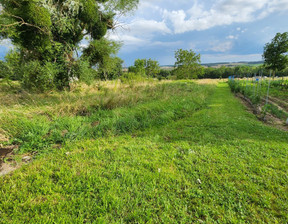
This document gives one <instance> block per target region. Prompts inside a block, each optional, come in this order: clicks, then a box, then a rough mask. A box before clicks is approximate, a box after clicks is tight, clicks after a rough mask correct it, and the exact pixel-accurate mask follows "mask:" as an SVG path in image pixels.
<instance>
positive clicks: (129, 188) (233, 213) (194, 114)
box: [0, 83, 288, 223]
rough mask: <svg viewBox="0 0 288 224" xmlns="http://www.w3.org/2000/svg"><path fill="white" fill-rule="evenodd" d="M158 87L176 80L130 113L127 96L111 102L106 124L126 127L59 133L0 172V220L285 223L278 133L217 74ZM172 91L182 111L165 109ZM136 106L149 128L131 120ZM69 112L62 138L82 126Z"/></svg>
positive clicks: (283, 136) (282, 135)
mask: <svg viewBox="0 0 288 224" xmlns="http://www.w3.org/2000/svg"><path fill="white" fill-rule="evenodd" d="M179 85H180V86H181V87H180V88H179ZM169 86H170V87H169ZM185 86H186V87H185ZM158 87H159V88H157V91H156V92H153V93H159V92H162V91H163V89H164V92H165V93H169V92H171V91H172V92H173V89H177V91H175V92H173V94H174V93H177V97H175V98H173V99H172V100H171V98H170V97H171V96H172V94H170V95H169V94H167V95H168V96H169V99H168V98H167V101H166V100H165V101H163V100H162V101H161V100H159V99H160V97H159V98H158V99H157V100H156V99H154V100H151V98H150V100H148V102H146V104H141V105H138V106H139V107H138V109H140V107H142V108H141V109H142V110H139V111H138V113H137V109H136V108H135V107H134V106H132V107H131V106H129V108H119V110H118V111H115V117H116V115H117V114H118V115H119V116H118V122H117V123H114V124H117V128H118V130H119V131H120V132H121V133H126V134H121V135H117V136H116V135H112V136H106V137H104V138H101V137H99V138H97V139H95V138H93V139H80V140H79V141H73V142H72V143H71V142H70V143H69V141H68V142H67V144H65V145H63V146H62V147H59V148H55V149H53V150H51V153H50V154H45V156H41V157H40V158H39V157H38V158H37V159H34V161H33V163H31V164H27V165H25V166H23V167H22V169H20V170H17V171H15V172H14V173H13V175H8V176H5V177H0V178H1V181H0V188H1V194H0V208H1V221H2V222H3V223H29V222H30V223H50V222H53V223H93V222H95V223H287V221H288V216H287V209H286V208H287V199H288V193H287V187H286V183H287V181H288V180H287V168H288V167H287V157H288V152H287V144H288V141H287V139H288V138H287V137H288V135H287V133H286V132H283V131H280V130H277V129H274V128H271V127H268V126H266V125H263V124H262V123H261V122H259V121H258V120H257V119H256V118H255V117H254V116H253V115H251V114H250V113H248V112H247V111H245V109H244V108H243V106H242V105H241V104H240V103H239V101H238V100H237V99H235V98H234V97H233V95H232V94H231V93H229V88H228V86H227V84H226V83H221V84H219V86H218V87H217V88H216V89H215V88H214V87H213V86H199V85H195V84H191V83H178V84H176V83H173V84H167V85H161V86H158ZM166 88H167V89H166ZM165 89H166V90H167V91H166V90H165ZM147 91H148V92H151V91H153V88H152V89H151V88H149V89H148V90H147ZM178 91H181V93H180V92H178ZM211 93H213V94H211ZM160 95H161V97H163V96H165V94H163V95H162V94H160ZM160 95H159V96H160ZM167 95H166V96H167ZM151 96H152V95H151ZM199 98H201V99H199ZM175 100H178V102H177V103H179V104H181V107H182V109H184V113H183V114H184V119H179V120H177V119H173V117H174V118H175V117H176V116H175V115H173V113H174V112H175V111H176V110H177V107H174V106H171V105H172V104H173V105H176V103H173V101H175ZM191 101H193V103H192V102H191ZM166 102H167V103H168V105H167V106H166V105H165V103H166ZM185 104H186V105H187V104H188V105H189V106H188V109H187V110H186V112H185V106H184V105H185ZM203 104H205V106H201V105H203ZM192 105H194V106H196V107H195V109H194V110H192V111H189V110H190V109H189V108H190V107H191V106H192ZM144 108H145V109H147V113H145V111H146V110H143V109H144ZM157 108H158V109H157ZM160 108H162V109H161V110H159V109H160ZM155 109H157V112H158V111H162V113H161V114H160V115H158V117H162V118H161V119H159V123H160V121H161V122H163V124H161V125H159V124H157V125H155V126H153V125H151V124H152V123H153V122H155V119H157V114H156V113H153V110H155ZM179 109H180V108H179ZM140 112H141V114H140ZM105 113H109V111H102V118H103V117H104V115H105ZM136 114H137V117H139V122H143V121H147V122H148V123H145V122H143V123H142V124H147V126H148V128H147V126H146V128H143V129H141V130H133V128H130V127H133V125H134V124H137V123H135V120H131V121H130V122H129V118H130V117H132V118H133V115H136ZM145 116H146V119H144V118H145ZM153 116H156V117H154V118H153ZM182 116H183V115H182ZM97 118H98V117H94V121H99V120H96V119H97ZM149 118H152V119H153V121H152V122H151V123H150V125H151V126H150V127H149ZM70 119H71V118H70ZM107 119H108V115H107ZM61 120H62V123H61ZM68 120H69V119H67V118H66V119H57V122H58V123H59V125H57V126H56V125H55V126H54V127H57V129H59V130H61V129H64V130H65V128H68V129H69V130H70V132H68V133H67V132H63V133H62V134H63V135H64V136H66V135H67V139H68V136H69V138H70V137H71V138H72V136H76V137H77V134H79V136H81V135H82V134H81V130H83V129H79V130H78V131H77V128H75V127H77V126H78V122H77V121H76V119H75V120H74V122H73V124H71V123H72V122H71V121H68ZM91 121H92V119H91ZM111 123H112V122H111ZM0 124H2V123H0ZM66 124H71V125H70V126H66ZM100 124H101V123H100ZM119 127H122V129H120V128H119ZM39 128H40V127H39ZM94 128H95V129H97V127H96V126H95V127H94ZM43 129H44V130H45V126H43ZM57 129H56V130H57ZM75 130H76V131H75ZM127 130H133V131H132V132H127ZM74 133H77V134H76V135H75V134H74ZM55 135H56V134H55ZM58 136H61V134H58ZM61 138H62V136H61ZM64 138H66V137H64ZM23 186H25V187H23ZM19 189H21V190H19ZM23 214H25V215H23Z"/></svg>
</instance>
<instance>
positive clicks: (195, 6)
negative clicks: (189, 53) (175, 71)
mask: <svg viewBox="0 0 288 224" xmlns="http://www.w3.org/2000/svg"><path fill="white" fill-rule="evenodd" d="M287 15H288V0H214V1H212V0H202V1H200V0H199V1H198V0H140V4H139V6H138V9H137V10H136V11H135V12H134V13H133V14H132V15H129V16H126V17H121V18H119V21H118V23H119V27H118V28H117V29H116V30H114V31H113V32H111V33H110V34H109V38H110V39H112V40H117V41H122V43H123V46H122V48H121V50H120V52H119V54H118V56H119V57H121V58H122V59H123V60H124V61H125V65H126V66H130V65H132V64H133V63H134V60H135V59H137V58H146V59H148V58H151V59H153V60H157V61H159V63H160V64H161V65H174V63H175V57H174V55H175V51H176V50H177V49H180V48H182V49H187V50H189V49H192V50H193V51H195V52H196V53H200V54H201V62H202V63H216V62H238V61H260V60H262V54H263V48H264V45H265V43H267V42H270V41H271V39H272V38H273V37H274V36H275V35H276V33H277V32H280V33H283V32H287V31H288V20H287Z"/></svg>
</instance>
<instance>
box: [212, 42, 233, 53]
mask: <svg viewBox="0 0 288 224" xmlns="http://www.w3.org/2000/svg"><path fill="white" fill-rule="evenodd" d="M211 45H212V47H211V48H210V49H208V50H211V51H215V52H227V51H229V50H231V49H232V47H233V43H232V42H231V41H226V42H220V41H217V42H215V43H211Z"/></svg>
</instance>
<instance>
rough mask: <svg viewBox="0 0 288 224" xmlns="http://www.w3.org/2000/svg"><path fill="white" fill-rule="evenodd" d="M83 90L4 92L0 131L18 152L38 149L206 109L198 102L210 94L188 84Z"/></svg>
mask: <svg viewBox="0 0 288 224" xmlns="http://www.w3.org/2000/svg"><path fill="white" fill-rule="evenodd" d="M134 82H135V81H134ZM129 84H131V83H129ZM10 88H11V87H10ZM86 88H87V89H84V90H81V89H79V92H78V90H77V89H75V90H74V92H71V93H69V92H66V93H57V92H51V93H47V94H40V95H39V94H38V95H35V94H33V95H32V94H29V93H25V94H23V93H19V94H14V93H10V94H7V92H6V91H5V90H4V91H3V92H2V96H4V95H5V96H4V97H3V101H2V102H1V117H0V121H1V122H0V130H2V131H4V133H6V135H8V136H10V137H11V143H13V144H17V145H20V150H21V152H27V151H30V152H31V151H32V152H33V151H37V152H42V151H45V150H46V151H47V150H51V148H53V147H57V146H59V144H65V143H67V142H71V141H75V140H80V139H82V140H83V139H90V138H94V139H97V138H99V137H102V136H106V135H108V134H109V135H118V134H123V133H131V132H133V131H136V130H143V129H145V128H149V127H154V126H159V125H164V124H166V123H169V122H172V121H175V120H178V119H181V118H183V117H185V116H186V115H187V114H188V113H191V112H193V111H195V110H198V109H200V108H202V107H205V105H206V104H205V102H203V101H204V99H205V98H206V97H207V96H208V95H209V92H211V90H210V89H211V88H203V87H199V86H197V85H195V84H193V83H189V82H183V83H182V82H178V83H166V84H152V85H147V83H143V85H139V83H135V84H133V85H128V86H127V85H126V84H121V83H119V82H114V83H113V82H112V83H111V84H110V86H107V85H104V86H102V84H101V83H98V84H95V85H94V87H93V86H91V87H86ZM83 91H84V92H83ZM196 96H198V97H196ZM13 98H14V100H13V101H12V102H15V104H13V105H11V99H13ZM11 111H13V113H11Z"/></svg>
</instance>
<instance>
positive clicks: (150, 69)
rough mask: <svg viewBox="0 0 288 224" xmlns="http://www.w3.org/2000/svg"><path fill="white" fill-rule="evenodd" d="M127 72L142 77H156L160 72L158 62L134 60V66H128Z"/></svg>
mask: <svg viewBox="0 0 288 224" xmlns="http://www.w3.org/2000/svg"><path fill="white" fill-rule="evenodd" d="M128 69H129V72H134V73H137V74H140V75H142V76H145V75H146V76H148V77H157V75H158V74H159V72H160V65H159V62H158V61H155V60H152V59H151V58H149V59H148V60H147V59H136V60H135V61H134V66H130V67H129V68H128Z"/></svg>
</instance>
